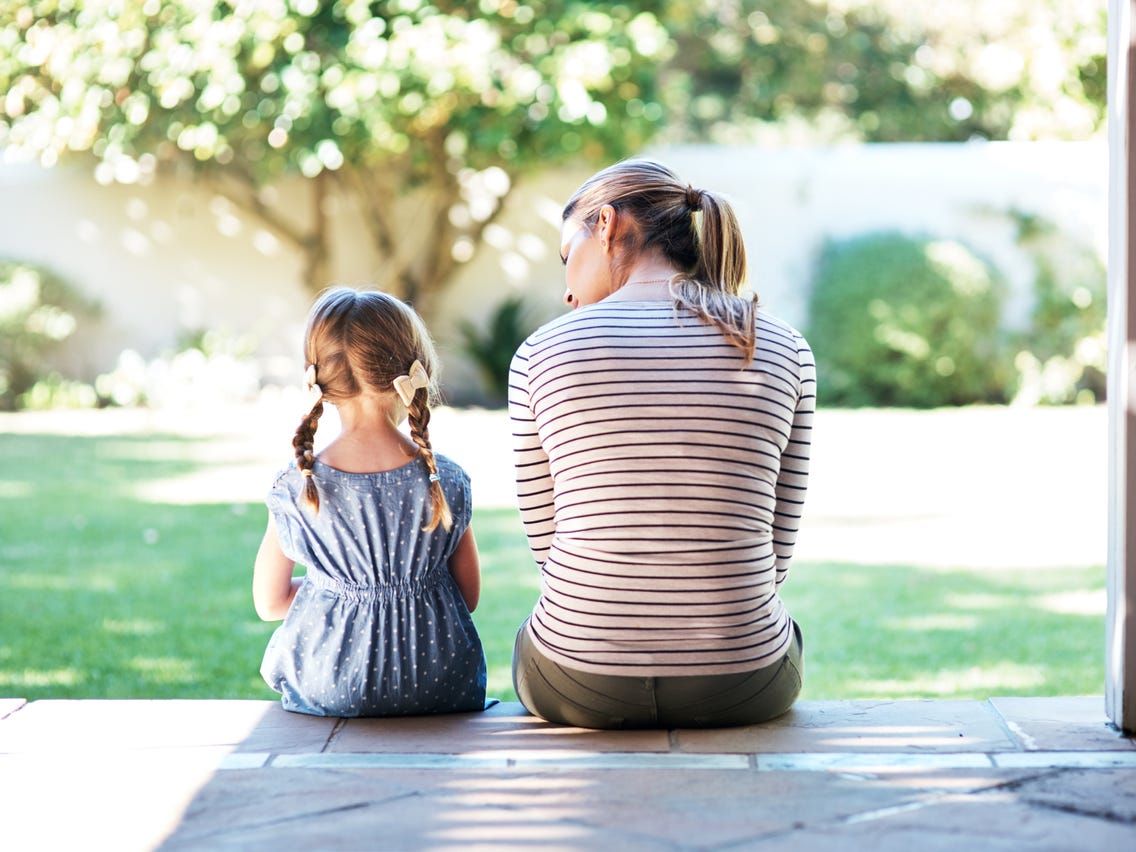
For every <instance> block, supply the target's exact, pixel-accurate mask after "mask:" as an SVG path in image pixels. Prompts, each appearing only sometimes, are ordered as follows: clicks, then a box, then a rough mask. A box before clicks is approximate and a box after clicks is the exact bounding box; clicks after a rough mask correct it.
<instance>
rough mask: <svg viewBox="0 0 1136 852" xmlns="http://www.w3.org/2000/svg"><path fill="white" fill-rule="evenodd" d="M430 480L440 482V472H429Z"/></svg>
mask: <svg viewBox="0 0 1136 852" xmlns="http://www.w3.org/2000/svg"><path fill="white" fill-rule="evenodd" d="M430 481H431V482H441V481H442V475H441V474H440V473H432V474H430Z"/></svg>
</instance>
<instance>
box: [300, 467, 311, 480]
mask: <svg viewBox="0 0 1136 852" xmlns="http://www.w3.org/2000/svg"><path fill="white" fill-rule="evenodd" d="M300 473H302V474H303V475H304V476H306V477H308V478H311V477H312V476H313V475H314V474H313V473H312V470H311V468H308V467H305V468H304V469H303V470H301V471H300Z"/></svg>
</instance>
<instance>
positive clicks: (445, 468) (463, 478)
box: [435, 454, 473, 559]
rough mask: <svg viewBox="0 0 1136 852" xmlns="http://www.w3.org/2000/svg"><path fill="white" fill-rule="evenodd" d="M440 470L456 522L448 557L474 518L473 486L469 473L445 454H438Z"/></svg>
mask: <svg viewBox="0 0 1136 852" xmlns="http://www.w3.org/2000/svg"><path fill="white" fill-rule="evenodd" d="M435 458H436V461H437V463H438V472H439V473H440V474H441V476H442V482H443V484H444V485H445V486H446V488H445V492H446V500H447V502H448V503H449V504H450V514H451V515H453V519H454V523H453V526H452V527H451V528H450V540H449V542H447V547H446V558H447V559H448V558H449V557H450V556H451V555H453V552H454V551H455V550H456V549H457V546H458V542H459V541H460V540H461V537H462V535H464V534H465V531H466V529H467V528H468V527H469V524H470V521H471V520H472V518H473V488H472V486H471V484H470V480H469V474H468V473H466V472H465V469H464V468H462V466H461V465H459V464H458V463H457V462H455V461H453V460H452V459H449V458H447V457H446V456H443V455H440V454H438V455H436V456H435Z"/></svg>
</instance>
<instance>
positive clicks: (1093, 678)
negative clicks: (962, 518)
mask: <svg viewBox="0 0 1136 852" xmlns="http://www.w3.org/2000/svg"><path fill="white" fill-rule="evenodd" d="M1104 588H1105V572H1104V568H1103V567H1102V566H1087V567H1070V568H1067V569H1064V570H1043V571H1034V570H1019V569H1001V570H992V569H957V570H948V569H943V568H934V569H920V568H914V567H911V566H904V565H891V566H889V565H879V566H863V565H857V566H849V565H841V564H837V563H822V564H798V565H796V566H795V567H794V571H793V573H792V574H791V575H790V579H789V581H788V582H787V583H786V585H785V587H784V589H783V595H784V597H785V599H786V602H787V605H788V606H789V610H790V612H791V613H792V614H793V616H794V618H796V619H797V620H798V621H799V622H800V623H801V626H802V630H803V633H804V638H805V686H804V690H803V692H802V698H806V699H836V698H856V697H878V698H947V697H950V698H979V699H982V698H988V697H990V696H994V695H1005V696H1011V695H1086V694H1094V693H1097V692H1099V691H1100V689H1101V684H1102V683H1103V682H1104V658H1103V652H1102V648H1101V642H1102V637H1103V634H1104V616H1103V601H1104V594H1105V592H1104Z"/></svg>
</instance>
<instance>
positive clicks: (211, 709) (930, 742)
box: [0, 697, 1136, 852]
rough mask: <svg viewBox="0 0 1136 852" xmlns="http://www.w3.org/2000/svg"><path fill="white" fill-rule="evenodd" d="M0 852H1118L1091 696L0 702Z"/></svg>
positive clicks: (1125, 757)
mask: <svg viewBox="0 0 1136 852" xmlns="http://www.w3.org/2000/svg"><path fill="white" fill-rule="evenodd" d="M0 715H3V719H2V720H0V803H2V808H3V818H2V819H0V848H4V849H12V850H16V849H20V850H41V849H42V850H60V849H72V848H84V849H113V850H139V849H162V850H179V849H209V850H218V849H220V850H224V849H273V850H293V849H294V850H356V849H359V850H362V849H400V850H401V849H407V850H417V849H450V848H458V847H460V848H462V849H463V850H477V849H536V848H539V849H598V848H607V849H620V850H656V849H658V850H678V849H706V850H719V849H760V850H767V849H768V850H772V849H793V850H797V852H802V851H803V850H820V849H825V850H830V849H841V850H847V849H872V850H893V849H894V850H903V852H910V850H911V849H912V848H918V849H919V850H920V852H930V850H940V849H941V850H948V849H949V850H957V849H982V850H987V849H998V850H1002V849H1005V850H1011V849H1013V850H1016V849H1031V850H1095V849H1125V848H1133V846H1134V844H1136V744H1134V743H1133V741H1132V740H1130V739H1127V738H1124V737H1122V736H1120V735H1119V734H1118V733H1117V732H1116V731H1115V730H1114V729H1112V728H1111V727H1110V726H1109V725H1108V724H1107V722H1106V719H1105V716H1104V711H1103V700H1102V699H1101V698H1100V697H1078V698H994V699H990V700H989V701H954V700H928V701H815V702H809V701H805V702H801V703H800V704H799V705H798V706H797V707H796V708H794V709H793V710H792V711H791V712H790V713H789V714H788V715H786V716H785V717H783V718H782V719H780V720H777V721H775V722H773V723H769V724H766V725H762V726H755V727H748V728H736V729H724V730H707V731H686V730H677V731H634V732H600V731H587V730H581V729H577V728H566V727H559V726H555V725H550V724H547V723H545V722H542V721H540V720H537V719H534V718H533V717H531V716H528V715H526V714H525V713H524V710H523V709H522V708H521V707H520V705H518V704H511V703H507V704H499V705H497V706H495V707H492V708H490V709H489V710H487V711H486V712H484V713H478V714H463V715H454V716H435V717H418V718H403V719H386V720H374V719H371V720H339V719H327V718H315V717H307V716H300V715H294V714H289V713H286V712H284V711H283V710H281V709H280V707H279V705H278V704H276V703H274V702H263V701H178V700H172V701H170V700H167V701H95V700H90V701H55V700H42V701H34V702H31V703H24V702H22V701H19V700H11V699H7V700H2V701H0Z"/></svg>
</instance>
